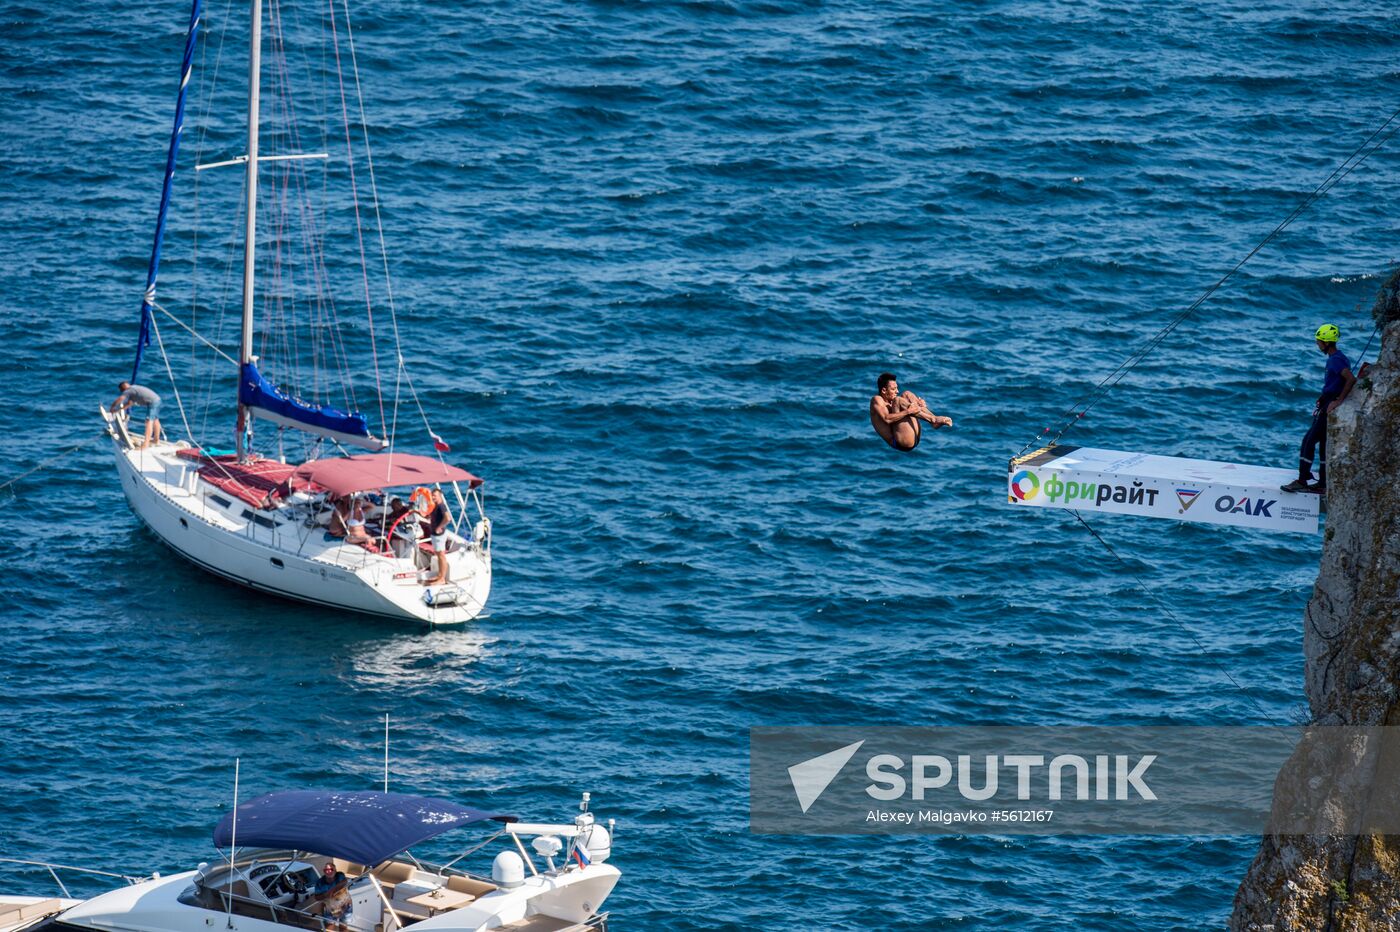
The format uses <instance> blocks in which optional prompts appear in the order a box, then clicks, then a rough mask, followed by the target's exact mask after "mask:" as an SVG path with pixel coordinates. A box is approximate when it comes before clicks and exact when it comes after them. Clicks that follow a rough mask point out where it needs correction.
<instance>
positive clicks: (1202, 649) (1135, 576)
mask: <svg viewBox="0 0 1400 932" xmlns="http://www.w3.org/2000/svg"><path fill="white" fill-rule="evenodd" d="M1070 514H1072V515H1074V519H1075V520H1076V521H1078V522H1079V523H1080V524H1082V525H1084V530H1086V531H1088V532H1089V533H1090V534H1092V535H1093V537H1094V540H1096V541H1098V542H1099V543H1100V544H1102V545H1103V547H1104V549H1105V550H1107V551H1108V552H1109V553H1110V554H1112V555H1113V559H1115V560H1117V561H1118V563H1119V565H1121V566H1122V567H1123V569H1125V570H1127V571H1128V574H1129V575H1130V576H1132V577H1133V580H1134V582H1136V583H1137V586H1138V588H1139V589H1141V590H1142V591H1143V593H1144V594H1145V595H1147V596H1148V597H1149V598H1151V599H1152V601H1154V602H1156V603H1157V606H1158V607H1159V608H1160V609H1161V610H1162V611H1163V612H1164V613H1165V614H1166V616H1167V617H1168V618H1170V619H1171V620H1172V623H1173V624H1175V625H1176V627H1177V629H1178V630H1180V631H1181V632H1182V633H1184V634H1185V635H1186V636H1187V637H1189V638H1190V639H1191V641H1192V642H1193V643H1194V644H1195V645H1196V649H1197V650H1199V651H1200V652H1201V655H1202V656H1204V657H1205V658H1206V659H1207V660H1209V661H1210V662H1211V663H1212V664H1214V665H1215V668H1216V669H1217V670H1219V671H1220V672H1221V673H1222V674H1223V675H1224V677H1225V679H1227V680H1229V681H1230V684H1231V685H1232V686H1234V687H1235V688H1236V689H1238V690H1239V691H1240V692H1241V693H1242V694H1243V695H1244V697H1245V698H1246V699H1248V700H1249V702H1250V705H1252V706H1254V710H1255V711H1256V712H1258V713H1259V717H1260V718H1262V719H1263V720H1264V721H1265V722H1267V723H1268V724H1270V725H1272V726H1273V727H1275V728H1282V727H1284V726H1283V725H1280V724H1279V723H1278V722H1276V721H1274V717H1273V716H1272V715H1270V714H1269V713H1268V712H1267V711H1265V709H1264V707H1263V705H1261V704H1260V703H1259V700H1258V699H1256V698H1254V694H1253V693H1251V692H1250V691H1249V690H1247V689H1245V688H1244V686H1243V685H1242V684H1241V683H1240V681H1239V680H1237V679H1235V677H1234V676H1233V675H1232V674H1231V673H1230V671H1229V670H1228V669H1227V668H1226V667H1225V665H1224V664H1222V663H1221V662H1220V661H1219V660H1216V659H1215V657H1214V656H1212V655H1211V653H1210V651H1208V650H1206V646H1205V645H1204V644H1202V643H1201V639H1200V638H1198V637H1196V635H1195V633H1194V632H1193V631H1191V629H1190V628H1188V627H1186V625H1185V624H1183V623H1182V621H1181V619H1180V618H1178V617H1176V613H1174V612H1173V611H1172V610H1171V608H1170V607H1169V606H1168V605H1167V603H1166V602H1165V601H1164V600H1163V599H1162V598H1161V597H1160V596H1158V595H1157V593H1156V592H1154V591H1153V590H1152V589H1150V588H1148V586H1147V583H1146V582H1145V581H1144V580H1143V578H1142V577H1141V576H1140V575H1138V573H1137V571H1136V570H1134V569H1133V568H1132V567H1131V566H1129V565H1128V561H1127V560H1124V559H1123V557H1122V556H1121V555H1120V554H1119V553H1118V551H1117V550H1114V549H1113V545H1112V544H1110V543H1109V542H1108V541H1107V540H1105V539H1104V537H1103V535H1102V534H1100V533H1099V532H1098V531H1096V530H1094V528H1093V527H1092V526H1091V525H1090V524H1089V522H1088V521H1085V520H1084V516H1083V515H1081V514H1080V513H1079V511H1078V510H1077V509H1073V508H1072V509H1070Z"/></svg>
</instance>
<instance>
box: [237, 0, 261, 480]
mask: <svg viewBox="0 0 1400 932" xmlns="http://www.w3.org/2000/svg"><path fill="white" fill-rule="evenodd" d="M249 6H250V7H251V8H252V28H251V30H250V31H251V33H252V38H251V40H250V42H249V48H248V180H247V184H246V188H247V195H248V203H247V205H246V208H245V211H244V213H245V215H246V217H247V226H246V227H245V229H244V232H243V339H242V342H241V343H240V344H239V346H240V351H239V362H240V363H241V364H242V365H247V364H248V363H250V362H252V361H253V259H254V249H255V247H256V244H257V232H258V218H257V209H258V85H259V83H260V82H261V72H262V0H250V2H249ZM242 365H240V367H239V369H240V371H239V383H240V384H242V379H243V373H242ZM250 416H251V413H250V412H249V411H248V409H247V408H245V407H244V406H243V405H241V404H240V405H239V406H238V441H237V450H238V458H239V459H240V460H241V459H243V454H244V452H245V451H244V449H243V436H244V433H245V425H246V424H247V419H248V418H249V417H250Z"/></svg>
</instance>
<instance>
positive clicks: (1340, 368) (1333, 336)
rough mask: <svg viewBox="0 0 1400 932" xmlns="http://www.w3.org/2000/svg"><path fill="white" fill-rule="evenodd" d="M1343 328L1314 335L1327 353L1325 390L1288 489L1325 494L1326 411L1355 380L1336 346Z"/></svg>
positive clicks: (1320, 329)
mask: <svg viewBox="0 0 1400 932" xmlns="http://www.w3.org/2000/svg"><path fill="white" fill-rule="evenodd" d="M1341 335H1342V332H1341V331H1340V330H1338V329H1337V328H1336V327H1335V326H1333V325H1332V324H1323V325H1322V326H1321V327H1318V328H1317V333H1315V334H1313V338H1314V339H1315V340H1316V341H1317V348H1318V350H1319V351H1321V353H1322V355H1324V356H1326V357H1327V369H1326V372H1325V374H1324V375H1323V380H1322V394H1321V395H1320V396H1318V399H1317V406H1316V407H1314V408H1313V417H1312V424H1311V425H1310V426H1309V427H1308V432H1307V433H1306V434H1304V435H1303V446H1302V449H1301V450H1299V452H1298V478H1297V479H1294V480H1293V481H1292V482H1290V483H1288V485H1285V486H1282V489H1283V491H1285V492H1314V493H1316V494H1318V495H1324V494H1326V492H1327V415H1329V414H1331V413H1332V412H1333V410H1335V409H1336V407H1337V405H1339V404H1341V403H1342V402H1343V401H1345V400H1346V397H1347V395H1350V394H1351V388H1352V386H1353V385H1355V384H1356V376H1354V375H1352V374H1351V360H1349V359H1347V357H1346V354H1345V353H1343V352H1342V351H1341V350H1339V349H1337V340H1338V339H1340V338H1341ZM1314 450H1315V451H1316V452H1317V453H1318V455H1319V464H1318V467H1317V482H1311V480H1312V465H1313V452H1314Z"/></svg>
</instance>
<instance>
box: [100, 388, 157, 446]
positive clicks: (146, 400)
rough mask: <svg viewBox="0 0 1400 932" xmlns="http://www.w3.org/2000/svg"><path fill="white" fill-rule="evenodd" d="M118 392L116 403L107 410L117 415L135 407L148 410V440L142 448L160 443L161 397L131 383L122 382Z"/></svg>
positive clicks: (143, 443)
mask: <svg viewBox="0 0 1400 932" xmlns="http://www.w3.org/2000/svg"><path fill="white" fill-rule="evenodd" d="M117 390H118V391H120V392H121V394H120V395H118V396H117V399H116V401H113V402H112V404H111V405H110V406H109V407H108V408H107V410H108V411H111V412H112V413H113V414H115V413H116V412H118V411H127V410H130V409H131V408H134V407H143V408H146V409H147V411H146V438H145V440H143V441H142V444H141V445H142V446H146V447H148V446H150V445H151V444H152V443H157V442H159V441H160V438H161V432H160V396H159V395H157V394H156V393H155V392H153V391H151V390H150V389H149V388H147V387H146V386H144V385H132V384H131V383H130V382H121V383H120V384H118V385H117Z"/></svg>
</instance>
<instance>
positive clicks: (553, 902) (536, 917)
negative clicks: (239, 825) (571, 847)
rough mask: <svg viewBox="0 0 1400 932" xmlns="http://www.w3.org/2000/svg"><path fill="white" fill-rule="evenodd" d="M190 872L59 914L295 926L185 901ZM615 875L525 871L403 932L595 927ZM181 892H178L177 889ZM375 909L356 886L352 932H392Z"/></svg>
mask: <svg viewBox="0 0 1400 932" xmlns="http://www.w3.org/2000/svg"><path fill="white" fill-rule="evenodd" d="M196 876H197V874H196V872H194V871H189V872H186V873H181V874H172V875H170V876H169V877H161V878H158V879H153V880H149V881H146V882H144V883H140V884H136V885H135V886H131V887H124V888H122V889H120V890H114V891H112V892H111V893H106V894H103V895H102V896H99V897H94V898H93V899H91V900H87V901H86V902H83V903H80V904H78V905H77V906H75V907H73V908H72V909H70V910H68V911H67V912H65V913H64V914H63V922H64V923H65V924H67V925H69V926H75V927H78V928H82V929H90V930H91V932H108V930H111V929H126V930H131V932H208V930H209V929H210V928H215V929H219V930H223V932H301V930H299V929H298V928H297V927H296V926H291V925H288V924H286V923H283V922H277V921H274V920H273V919H272V918H260V917H257V916H249V915H243V914H240V913H239V912H238V911H237V910H235V911H233V912H225V911H224V910H222V909H221V910H218V911H214V910H211V909H206V908H203V907H201V906H197V905H192V904H191V903H190V902H189V898H188V893H189V891H190V890H191V889H193V888H192V886H191V885H192V884H193V883H194V881H195V879H196ZM619 876H620V874H619V872H618V870H617V868H615V867H613V866H612V865H611V864H592V865H589V866H588V867H585V868H582V869H573V870H570V871H568V872H567V873H563V874H558V875H545V874H540V875H538V876H532V877H529V878H527V879H526V880H525V881H524V882H523V883H522V884H521V885H520V886H518V887H515V888H513V889H510V890H494V891H492V892H490V893H488V894H486V895H483V896H481V897H480V898H478V899H476V900H474V901H473V902H471V903H470V904H469V905H467V906H464V907H461V908H460V909H453V910H451V911H449V912H444V913H441V914H439V915H436V916H433V917H431V918H428V919H422V920H418V921H414V922H411V923H409V924H408V925H406V926H405V927H404V928H406V929H408V930H411V932H418V930H420V929H421V930H422V932H487V930H490V929H506V930H509V929H520V930H521V932H527V930H528V932H535V930H539V932H575V930H582V929H585V928H587V929H589V930H595V929H601V928H603V927H604V923H605V917H604V916H600V915H599V913H598V909H599V907H600V905H601V904H602V902H603V900H605V899H606V898H607V896H608V895H609V894H610V893H611V892H612V889H613V887H614V886H615V885H616V884H617V880H618V877H619ZM182 893H184V894H186V896H185V897H183V898H182V897H181V894H182ZM385 915H386V914H385V913H383V912H381V908H380V903H379V901H378V899H377V897H376V896H375V895H374V892H373V890H372V889H370V890H360V891H359V894H358V895H356V897H355V907H354V910H353V913H352V918H351V919H350V923H349V924H350V927H351V929H353V930H354V932H373V930H374V929H376V928H380V929H382V928H388V929H390V930H391V932H400V929H399V927H398V925H397V923H396V922H395V921H394V920H392V919H389V920H387V921H386V919H385Z"/></svg>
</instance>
